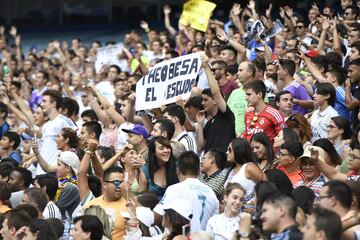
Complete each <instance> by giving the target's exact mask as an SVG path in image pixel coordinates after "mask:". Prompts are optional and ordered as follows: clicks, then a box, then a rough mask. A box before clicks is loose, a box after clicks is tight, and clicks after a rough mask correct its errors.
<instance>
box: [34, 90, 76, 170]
mask: <svg viewBox="0 0 360 240" xmlns="http://www.w3.org/2000/svg"><path fill="white" fill-rule="evenodd" d="M61 99H62V97H61V93H60V92H58V91H55V90H47V91H46V92H44V94H43V99H42V102H41V106H42V109H43V112H44V114H46V115H48V117H49V121H47V122H46V123H45V124H44V126H43V127H42V131H41V134H42V135H41V144H40V148H41V149H40V155H41V156H42V158H43V159H44V160H45V161H46V162H47V163H48V164H50V165H56V159H57V156H58V149H57V146H56V142H55V139H56V136H57V135H58V134H59V133H60V131H61V129H63V128H65V127H72V126H73V123H72V122H71V121H70V120H69V119H68V118H67V117H65V116H63V115H62V114H60V113H59V107H60V104H61ZM43 173H45V172H44V170H43V169H42V168H41V166H40V164H38V166H37V169H36V175H39V174H43Z"/></svg>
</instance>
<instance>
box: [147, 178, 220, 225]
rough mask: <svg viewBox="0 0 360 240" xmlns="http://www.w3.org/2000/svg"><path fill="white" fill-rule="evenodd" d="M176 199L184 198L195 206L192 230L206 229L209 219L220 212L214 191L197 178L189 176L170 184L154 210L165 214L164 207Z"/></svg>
mask: <svg viewBox="0 0 360 240" xmlns="http://www.w3.org/2000/svg"><path fill="white" fill-rule="evenodd" d="M176 199H184V200H186V201H188V202H189V204H190V205H191V206H192V207H193V209H192V210H193V217H192V219H191V223H190V226H191V227H190V228H191V232H197V231H204V230H205V229H206V225H207V222H208V220H209V219H210V218H211V217H212V216H213V215H215V214H217V213H218V212H219V201H218V199H217V198H216V195H215V193H214V191H213V190H212V189H211V188H210V187H208V186H207V185H206V184H204V183H202V182H200V181H199V180H198V179H197V178H187V179H185V180H184V181H182V182H180V183H177V184H174V185H171V186H169V187H168V188H167V189H166V192H165V194H164V196H163V198H162V199H161V200H160V202H159V203H158V204H157V205H156V207H155V208H154V211H155V212H157V213H158V214H160V215H162V216H163V215H164V213H165V212H164V207H165V206H167V205H169V204H170V203H171V202H173V201H174V200H176Z"/></svg>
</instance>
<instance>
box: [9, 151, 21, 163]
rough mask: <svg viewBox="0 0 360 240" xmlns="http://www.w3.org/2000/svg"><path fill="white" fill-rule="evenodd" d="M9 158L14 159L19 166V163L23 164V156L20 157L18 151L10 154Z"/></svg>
mask: <svg viewBox="0 0 360 240" xmlns="http://www.w3.org/2000/svg"><path fill="white" fill-rule="evenodd" d="M9 158H12V159H14V160H15V161H16V162H17V163H18V164H19V163H20V162H21V160H22V157H21V155H20V154H19V153H18V152H17V151H12V152H11V153H10V154H9Z"/></svg>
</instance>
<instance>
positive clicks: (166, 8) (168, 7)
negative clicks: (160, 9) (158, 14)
mask: <svg viewBox="0 0 360 240" xmlns="http://www.w3.org/2000/svg"><path fill="white" fill-rule="evenodd" d="M170 13H171V7H170V6H169V5H165V6H164V14H165V15H169V14H170Z"/></svg>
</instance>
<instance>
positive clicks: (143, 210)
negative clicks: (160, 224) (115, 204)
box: [120, 207, 154, 227]
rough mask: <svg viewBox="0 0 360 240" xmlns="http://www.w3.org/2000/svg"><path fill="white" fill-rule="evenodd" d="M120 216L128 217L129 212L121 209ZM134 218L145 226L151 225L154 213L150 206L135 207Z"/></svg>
mask: <svg viewBox="0 0 360 240" xmlns="http://www.w3.org/2000/svg"><path fill="white" fill-rule="evenodd" d="M120 214H121V216H122V217H123V218H130V213H129V212H125V211H121V212H120ZM136 218H137V219H138V220H139V221H140V222H142V223H143V224H145V225H146V226H147V227H151V226H152V225H153V224H154V213H153V212H152V211H151V209H150V208H147V207H137V208H136Z"/></svg>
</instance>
